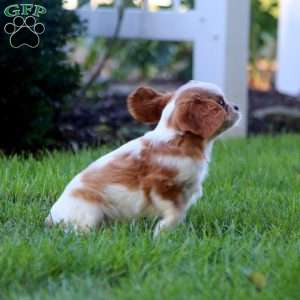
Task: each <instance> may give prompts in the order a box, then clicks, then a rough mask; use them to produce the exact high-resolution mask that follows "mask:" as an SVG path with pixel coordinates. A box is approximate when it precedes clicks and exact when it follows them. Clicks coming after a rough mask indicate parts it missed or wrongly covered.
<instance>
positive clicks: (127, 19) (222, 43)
mask: <svg viewBox="0 0 300 300" xmlns="http://www.w3.org/2000/svg"><path fill="white" fill-rule="evenodd" d="M154 1H155V0H145V1H144V2H143V3H142V7H141V8H137V7H129V8H126V9H125V11H124V16H123V20H122V24H121V27H120V32H119V36H118V37H119V38H125V39H150V40H160V41H190V42H192V43H193V79H195V80H202V81H209V82H213V83H216V84H218V85H219V86H221V87H222V88H223V90H224V91H225V93H226V95H227V97H228V98H229V99H230V100H232V101H234V102H236V103H238V105H239V106H240V108H241V110H242V112H243V114H244V116H245V117H244V120H243V122H242V123H241V124H240V126H239V127H238V128H236V129H235V130H234V131H233V132H232V134H234V135H243V134H245V133H246V127H247V124H246V119H247V117H246V115H247V78H246V66H247V56H248V53H247V51H248V30H249V10H250V8H249V6H250V5H249V0H242V1H240V0H214V1H212V0H195V3H194V8H192V9H188V8H187V7H183V5H182V3H181V1H180V0H172V1H171V2H170V3H171V7H170V8H167V9H161V10H156V11H152V9H151V7H153V3H155V2H154ZM156 1H159V0H156ZM91 2H92V1H91ZM98 3H99V2H98ZM91 4H92V5H93V7H95V1H94V3H91ZM121 5H122V2H121V0H116V1H115V2H114V3H113V4H112V7H106V8H105V7H100V8H95V9H92V8H91V5H85V6H83V7H81V8H80V9H78V14H79V15H80V17H81V18H82V19H85V20H88V33H89V35H91V36H94V37H95V36H102V37H112V36H113V34H114V32H115V28H116V26H117V20H118V14H119V8H120V6H121Z"/></svg>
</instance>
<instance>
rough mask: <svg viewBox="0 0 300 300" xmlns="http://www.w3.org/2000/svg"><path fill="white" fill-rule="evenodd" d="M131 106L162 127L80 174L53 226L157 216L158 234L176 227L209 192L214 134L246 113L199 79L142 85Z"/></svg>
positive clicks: (56, 208)
mask: <svg viewBox="0 0 300 300" xmlns="http://www.w3.org/2000/svg"><path fill="white" fill-rule="evenodd" d="M127 104H128V110H129V112H130V114H131V115H132V116H133V117H134V118H135V119H136V120H137V121H139V122H143V123H157V126H156V128H155V129H154V130H152V131H150V132H148V133H146V134H145V135H144V136H142V137H140V138H138V139H135V140H132V141H130V142H129V143H127V144H125V145H123V146H122V147H120V148H118V149H117V150H115V151H113V152H111V153H109V154H107V155H105V156H103V157H101V158H99V159H98V160H96V161H95V162H93V163H92V164H91V165H89V166H88V167H87V168H86V169H85V170H83V171H82V172H80V173H79V174H78V175H77V176H76V177H75V178H74V179H73V180H72V181H71V182H70V183H69V184H68V185H67V187H66V188H65V190H64V192H63V194H62V195H61V196H60V198H59V199H58V200H57V202H56V203H55V204H54V205H53V207H52V208H51V211H50V214H49V216H48V217H47V219H46V223H47V224H58V223H61V224H64V225H65V226H71V227H72V228H74V229H75V230H79V231H86V230H89V229H92V228H97V227H98V226H99V225H100V224H101V223H102V222H103V221H104V220H107V219H113V220H115V219H124V218H126V219H128V218H135V217H138V216H144V215H154V216H159V217H161V219H160V221H159V222H158V223H157V225H156V227H155V230H154V236H157V235H159V233H160V232H161V231H163V230H166V229H169V228H172V227H174V226H175V225H176V224H178V223H179V222H180V221H182V220H183V219H184V217H185V215H186V212H187V210H188V208H189V207H190V206H191V204H193V203H195V202H196V200H197V199H199V198H200V197H201V196H202V184H203V181H204V179H205V177H206V175H207V171H208V164H209V161H210V156H211V150H212V146H213V142H214V140H215V138H216V137H217V136H218V135H220V134H221V133H223V132H224V131H225V130H227V129H229V128H230V127H232V126H233V125H234V124H236V123H237V121H238V120H239V118H240V113H239V111H238V110H239V109H238V107H237V106H236V105H234V104H232V103H230V102H228V101H226V99H225V96H224V94H223V93H222V91H221V90H220V89H219V88H218V87H217V86H215V85H213V84H210V83H204V82H199V81H190V82H188V83H187V84H185V85H183V86H181V87H180V88H179V89H178V90H176V91H175V92H173V93H160V92H157V91H156V90H154V89H152V88H149V87H139V88H137V89H136V90H135V91H134V92H132V93H131V94H130V95H129V97H128V99H127Z"/></svg>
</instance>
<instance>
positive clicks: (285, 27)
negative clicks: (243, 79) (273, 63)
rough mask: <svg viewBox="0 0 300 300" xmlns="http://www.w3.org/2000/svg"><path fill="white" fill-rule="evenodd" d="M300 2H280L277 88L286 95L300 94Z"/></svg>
mask: <svg viewBox="0 0 300 300" xmlns="http://www.w3.org/2000/svg"><path fill="white" fill-rule="evenodd" d="M299 11H300V1H299V0H285V1H280V18H279V27H278V51H277V53H278V54H277V57H278V59H277V62H278V71H277V74H276V87H277V89H278V90H279V91H280V92H282V93H285V94H290V95H293V96H299V94H300V76H299V68H300V59H299V53H300V43H299V38H300V21H299Z"/></svg>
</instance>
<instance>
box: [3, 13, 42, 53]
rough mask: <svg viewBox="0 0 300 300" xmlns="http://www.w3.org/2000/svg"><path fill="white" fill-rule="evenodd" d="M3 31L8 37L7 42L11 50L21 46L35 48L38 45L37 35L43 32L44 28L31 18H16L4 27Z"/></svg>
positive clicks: (38, 38)
mask: <svg viewBox="0 0 300 300" xmlns="http://www.w3.org/2000/svg"><path fill="white" fill-rule="evenodd" d="M4 31H5V32H6V33H7V34H9V35H10V38H9V42H10V45H11V46H12V47H13V48H20V47H22V46H27V47H30V48H37V47H38V45H39V44H40V37H39V35H41V34H42V33H43V32H44V31H45V26H44V24H42V23H38V22H37V21H36V19H35V17H33V16H28V17H26V18H24V17H21V16H17V17H15V18H14V19H13V21H12V23H7V24H6V25H5V27H4Z"/></svg>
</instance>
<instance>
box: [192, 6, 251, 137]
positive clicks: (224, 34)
mask: <svg viewBox="0 0 300 300" xmlns="http://www.w3.org/2000/svg"><path fill="white" fill-rule="evenodd" d="M195 10H196V12H197V15H198V22H199V27H198V28H199V29H198V28H194V29H193V30H195V31H196V32H195V34H196V37H195V41H194V50H193V77H194V79H195V80H202V81H209V82H213V83H215V84H217V85H219V86H220V87H222V88H223V90H224V92H225V94H226V96H227V98H228V100H229V101H232V102H235V103H236V104H238V106H239V107H240V109H241V112H242V114H243V119H242V121H241V122H240V124H239V126H238V127H236V128H234V129H233V130H231V131H230V135H240V136H243V135H245V134H246V132H247V118H248V116H247V111H248V105H247V102H248V101H247V99H248V97H247V95H248V89H247V62H248V32H249V15H250V2H249V0H242V1H240V0H215V1H211V0H195Z"/></svg>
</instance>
